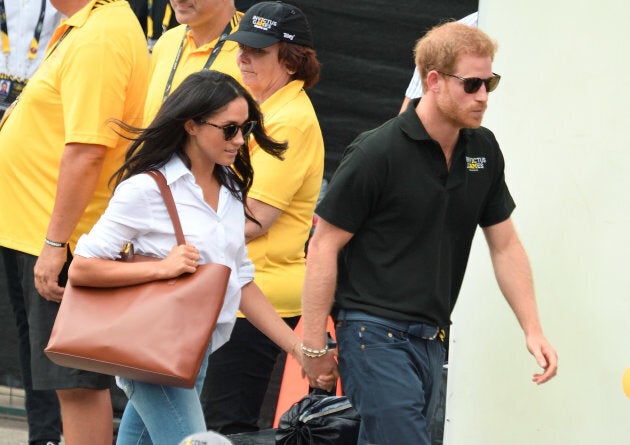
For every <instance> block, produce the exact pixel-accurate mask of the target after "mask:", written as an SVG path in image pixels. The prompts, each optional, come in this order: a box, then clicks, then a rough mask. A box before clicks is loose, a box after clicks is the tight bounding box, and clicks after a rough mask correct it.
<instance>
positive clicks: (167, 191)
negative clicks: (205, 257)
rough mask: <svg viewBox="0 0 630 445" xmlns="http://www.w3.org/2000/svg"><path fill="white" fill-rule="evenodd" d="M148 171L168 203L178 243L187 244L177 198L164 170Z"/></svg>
mask: <svg viewBox="0 0 630 445" xmlns="http://www.w3.org/2000/svg"><path fill="white" fill-rule="evenodd" d="M146 173H147V174H148V175H149V176H151V177H152V178H153V179H155V182H157V185H158V187H159V188H160V192H161V193H162V198H164V203H165V204H166V209H167V210H168V214H169V216H170V217H171V221H172V222H173V229H175V238H177V244H178V245H182V244H186V239H185V238H184V231H183V230H182V223H181V221H180V220H179V214H178V213H177V207H176V206H175V200H174V199H173V194H172V193H171V188H170V187H169V186H168V184H167V183H166V178H165V177H164V175H163V174H162V172H160V171H158V170H149V171H147V172H146Z"/></svg>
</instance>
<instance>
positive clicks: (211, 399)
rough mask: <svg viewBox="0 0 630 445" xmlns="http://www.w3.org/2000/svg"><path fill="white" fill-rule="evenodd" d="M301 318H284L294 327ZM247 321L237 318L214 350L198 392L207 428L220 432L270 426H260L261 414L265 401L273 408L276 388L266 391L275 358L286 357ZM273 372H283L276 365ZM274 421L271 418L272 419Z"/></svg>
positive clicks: (243, 430)
mask: <svg viewBox="0 0 630 445" xmlns="http://www.w3.org/2000/svg"><path fill="white" fill-rule="evenodd" d="M299 319H300V317H292V318H285V319H284V321H285V322H286V323H287V324H288V325H289V326H290V327H291V328H295V326H296V325H297V323H298V321H299ZM281 352H282V351H281V349H280V348H278V346H276V345H275V344H274V343H273V342H272V341H271V340H269V339H268V338H267V337H266V336H265V335H264V334H263V333H262V332H260V331H259V330H258V329H256V328H255V327H254V326H253V325H252V324H251V323H250V322H249V321H247V320H246V319H244V318H238V319H237V320H236V325H235V326H234V330H233V331H232V336H231V337H230V340H229V341H228V342H227V343H226V344H225V345H223V346H221V347H220V348H219V349H218V350H217V351H215V352H213V353H212V355H211V356H210V360H209V362H208V370H207V372H206V379H205V383H204V387H203V391H202V392H201V406H202V407H203V410H204V416H205V419H206V425H207V427H208V429H211V430H214V431H218V432H219V433H221V434H236V433H243V432H250V431H257V430H258V429H260V427H261V426H262V427H263V428H269V427H271V424H263V425H260V423H259V419H260V413H261V408H262V407H263V403H264V402H265V400H267V402H268V403H270V404H272V405H273V407H274V412H275V406H276V405H277V403H278V392H279V391H278V390H277V389H276V390H275V391H274V392H273V394H271V396H269V395H267V398H266V397H265V394H266V392H267V387H268V385H269V381H270V378H271V375H272V372H274V365H275V364H276V361H277V360H282V359H283V358H284V357H286V356H285V354H284V353H282V354H281ZM275 369H276V371H275V372H282V371H283V370H284V367H283V366H277V367H276V368H275ZM271 421H272V422H273V419H272V420H271Z"/></svg>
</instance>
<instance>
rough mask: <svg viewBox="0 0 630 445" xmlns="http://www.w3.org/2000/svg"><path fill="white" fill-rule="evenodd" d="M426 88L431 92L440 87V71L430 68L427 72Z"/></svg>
mask: <svg viewBox="0 0 630 445" xmlns="http://www.w3.org/2000/svg"><path fill="white" fill-rule="evenodd" d="M427 88H428V89H429V90H431V91H433V92H436V91H439V89H440V73H438V72H437V71H435V70H431V71H429V72H428V73H427Z"/></svg>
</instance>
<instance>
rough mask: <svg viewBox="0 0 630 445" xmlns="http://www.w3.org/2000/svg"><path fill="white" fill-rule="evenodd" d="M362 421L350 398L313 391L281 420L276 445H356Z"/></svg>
mask: <svg viewBox="0 0 630 445" xmlns="http://www.w3.org/2000/svg"><path fill="white" fill-rule="evenodd" d="M360 422H361V419H360V417H359V413H357V411H356V410H355V409H354V408H353V407H352V404H351V403H350V400H348V398H347V397H346V396H334V395H329V394H321V393H317V392H312V393H311V394H309V395H307V396H305V397H303V398H302V399H301V400H300V401H299V402H297V403H295V404H294V405H293V406H292V407H291V408H289V409H288V411H287V412H285V413H284V414H283V415H282V417H280V421H279V422H278V429H277V431H276V445H353V444H356V443H357V441H358V438H359V425H360Z"/></svg>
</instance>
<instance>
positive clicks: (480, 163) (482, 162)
mask: <svg viewBox="0 0 630 445" xmlns="http://www.w3.org/2000/svg"><path fill="white" fill-rule="evenodd" d="M485 167H486V158H485V157H480V158H471V157H469V156H466V168H467V169H468V171H469V172H476V171H479V170H483V169H484V168H485Z"/></svg>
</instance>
